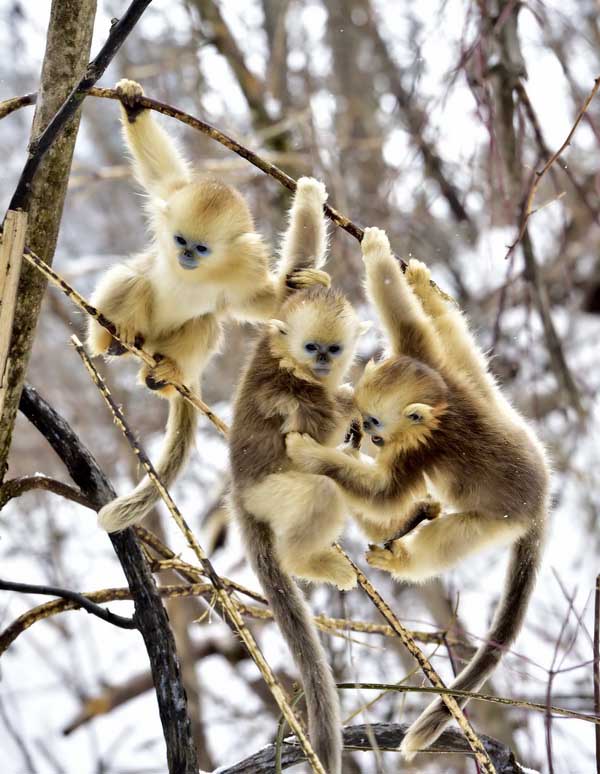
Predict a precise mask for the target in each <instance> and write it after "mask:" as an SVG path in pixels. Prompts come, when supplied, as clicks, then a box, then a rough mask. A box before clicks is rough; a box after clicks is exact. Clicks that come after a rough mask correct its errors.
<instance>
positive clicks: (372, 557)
mask: <svg viewBox="0 0 600 774" xmlns="http://www.w3.org/2000/svg"><path fill="white" fill-rule="evenodd" d="M369 549H370V550H369V551H367V554H366V559H367V564H369V565H370V566H371V567H376V568H377V569H378V570H385V572H400V571H401V570H402V569H403V568H404V567H405V566H406V565H407V564H408V562H409V560H410V554H409V553H408V551H407V550H406V548H405V547H404V545H403V543H402V540H395V541H393V542H392V543H390V547H389V548H380V547H379V546H370V547H369Z"/></svg>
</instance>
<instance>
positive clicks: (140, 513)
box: [98, 395, 198, 532]
mask: <svg viewBox="0 0 600 774" xmlns="http://www.w3.org/2000/svg"><path fill="white" fill-rule="evenodd" d="M197 424H198V417H197V412H196V409H195V408H194V407H193V406H192V405H191V404H190V403H188V402H187V401H186V400H185V399H184V398H182V397H181V396H180V395H176V396H175V397H173V398H171V399H170V401H169V418H168V420H167V428H166V433H165V440H164V444H163V448H162V450H161V454H160V458H159V460H158V462H157V463H156V465H155V468H156V472H157V474H158V477H159V478H160V480H161V481H162V482H163V484H164V485H165V486H166V487H167V488H168V487H170V486H171V484H173V482H174V481H175V479H176V478H177V476H178V475H179V472H180V470H181V469H182V468H183V466H184V465H185V462H186V460H187V458H188V456H189V453H190V450H191V448H192V445H193V443H194V438H195V435H196V426H197ZM159 498H160V495H159V493H158V489H157V488H156V487H155V486H154V484H153V483H152V481H151V480H150V479H149V478H148V476H145V477H144V478H143V479H142V480H141V481H140V483H139V484H138V485H137V486H136V488H135V489H134V490H133V492H131V493H130V494H128V495H124V496H123V497H117V499H116V500H113V501H112V502H110V503H108V504H107V505H105V506H104V508H102V509H101V510H100V512H99V513H98V524H99V525H100V526H101V527H102V528H103V529H105V530H106V531H107V532H119V531H120V530H122V529H125V528H126V527H129V526H131V525H132V524H136V523H137V522H138V521H141V520H142V519H143V518H144V516H145V515H146V514H147V513H148V511H149V510H150V509H151V508H152V507H153V506H154V505H155V504H156V502H157V501H158V500H159Z"/></svg>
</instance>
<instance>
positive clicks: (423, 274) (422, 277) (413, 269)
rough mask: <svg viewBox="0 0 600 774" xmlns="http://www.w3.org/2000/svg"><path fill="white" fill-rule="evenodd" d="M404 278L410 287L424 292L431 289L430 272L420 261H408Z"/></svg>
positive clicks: (412, 259)
mask: <svg viewBox="0 0 600 774" xmlns="http://www.w3.org/2000/svg"><path fill="white" fill-rule="evenodd" d="M404 276H405V277H406V279H407V281H408V283H409V284H410V285H412V286H415V287H420V288H425V289H426V290H429V289H430V288H431V272H430V271H429V269H428V268H427V266H426V265H425V264H424V263H423V262H422V261H418V260H417V259H416V258H411V259H410V261H409V262H408V267H407V269H406V274H405V275H404Z"/></svg>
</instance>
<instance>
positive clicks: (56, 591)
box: [0, 578, 138, 652]
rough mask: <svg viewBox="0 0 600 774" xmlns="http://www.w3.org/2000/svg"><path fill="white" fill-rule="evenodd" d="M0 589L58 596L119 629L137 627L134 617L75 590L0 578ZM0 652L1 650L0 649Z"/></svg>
mask: <svg viewBox="0 0 600 774" xmlns="http://www.w3.org/2000/svg"><path fill="white" fill-rule="evenodd" d="M0 590H2V591H20V592H23V593H24V594H44V596H47V597H60V598H61V599H68V600H69V601H70V602H76V603H77V605H78V606H79V607H81V608H83V609H84V610H85V611H86V612H87V613H90V614H91V615H95V616H96V617H97V618H101V619H102V620H103V621H106V622H107V623H110V624H112V625H113V626H118V627H119V628H120V629H137V628H138V627H137V623H136V621H135V617H134V618H126V617H125V616H122V615H117V614H116V613H111V612H110V610H105V609H104V608H103V607H100V605H96V604H95V603H94V602H92V601H90V600H89V599H87V597H84V596H83V594H78V593H77V592H76V591H71V590H70V589H61V588H59V587H58V586H40V585H37V584H34V583H13V582H12V581H7V580H2V579H1V578H0ZM0 652H1V651H0Z"/></svg>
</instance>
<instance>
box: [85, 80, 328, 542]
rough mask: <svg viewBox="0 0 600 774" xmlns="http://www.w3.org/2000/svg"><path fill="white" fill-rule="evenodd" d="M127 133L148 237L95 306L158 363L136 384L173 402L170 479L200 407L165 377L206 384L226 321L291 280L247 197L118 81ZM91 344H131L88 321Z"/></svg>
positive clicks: (165, 458) (128, 517) (137, 497)
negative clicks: (192, 157)
mask: <svg viewBox="0 0 600 774" xmlns="http://www.w3.org/2000/svg"><path fill="white" fill-rule="evenodd" d="M117 91H118V93H119V96H120V98H121V121H122V125H123V133H124V136H125V140H126V142H127V145H128V148H129V151H130V153H131V155H132V159H133V171H134V174H135V177H136V179H137V181H138V182H139V183H140V184H141V185H142V186H143V188H144V189H145V191H146V193H147V202H146V209H147V212H148V215H149V222H150V228H151V232H152V242H151V244H150V245H149V246H148V248H147V249H146V251H145V252H144V253H142V254H141V255H138V256H136V257H134V258H132V259H131V260H129V261H127V262H126V263H122V264H119V265H117V266H114V267H113V268H111V269H110V270H109V271H108V272H107V273H106V274H105V275H104V276H103V277H102V279H101V280H100V282H99V283H98V286H97V288H96V290H95V293H94V295H93V297H92V303H93V304H94V305H95V306H96V307H98V308H99V309H100V311H101V312H103V313H104V314H105V315H106V317H108V318H109V319H110V320H111V321H113V322H114V323H115V324H116V326H117V329H118V334H119V337H120V338H122V339H124V340H125V341H126V342H128V343H137V344H138V345H141V344H143V345H144V347H145V348H146V349H147V350H149V351H150V352H151V353H153V354H154V357H155V359H156V360H157V361H158V362H157V365H156V367H155V368H149V367H148V366H147V365H143V366H142V368H141V370H140V376H139V379H140V382H141V383H142V384H146V385H147V386H148V387H149V388H150V389H152V390H156V391H157V393H158V394H159V395H160V396H161V397H164V398H167V399H168V400H169V419H168V422H167V429H166V436H165V441H164V445H163V449H162V451H161V455H160V459H159V461H158V463H157V466H156V468H157V472H158V474H159V476H160V478H161V479H162V481H163V482H164V484H165V485H166V486H170V485H171V484H172V483H173V481H174V480H175V478H176V477H177V475H178V474H179V471H180V470H181V469H182V467H183V465H184V464H185V461H186V459H187V457H188V455H189V452H190V450H191V447H192V445H193V442H194V438H195V430H196V425H197V416H196V410H195V408H194V407H193V406H192V405H191V404H190V403H188V402H187V401H186V400H185V399H184V398H183V397H182V396H180V395H179V394H178V393H177V392H176V391H175V390H174V388H173V387H170V386H169V385H167V384H166V382H170V381H180V382H183V383H185V384H186V385H188V386H189V387H190V388H191V389H192V390H193V391H195V392H197V393H199V391H200V376H201V372H202V370H203V369H204V367H205V365H206V363H207V361H208V360H209V359H210V358H211V356H212V355H213V354H214V353H215V352H216V351H217V349H218V346H219V341H220V338H221V319H222V318H224V317H234V318H236V319H240V320H252V321H257V320H263V321H266V320H268V319H270V318H271V317H272V316H273V314H274V313H275V312H276V310H277V309H278V307H279V303H280V299H281V298H282V297H283V294H284V290H285V288H284V286H285V278H284V279H282V280H281V281H278V280H276V279H275V277H274V276H272V275H271V273H270V271H269V259H270V255H269V252H268V251H267V248H266V246H265V244H264V243H263V240H262V237H261V236H260V234H258V233H257V232H256V230H255V228H254V223H253V220H252V215H251V214H250V210H249V209H248V206H247V204H246V202H245V200H244V198H243V197H242V195H241V194H240V193H239V192H238V191H236V190H235V189H234V188H232V187H231V186H229V185H225V184H224V183H222V182H220V181H218V180H213V179H207V178H197V177H195V176H194V175H193V174H192V172H191V170H190V167H189V165H188V163H187V161H185V159H184V158H183V157H182V156H181V154H180V153H179V151H178V149H177V147H176V145H175V143H174V142H173V140H172V139H171V138H170V137H169V135H168V134H167V133H166V132H165V131H164V130H163V129H162V128H161V127H160V126H159V125H158V124H157V123H156V122H155V120H154V117H153V115H152V111H150V110H145V109H143V108H141V107H140V106H139V103H138V101H137V98H138V97H140V96H141V95H142V94H143V91H142V87H141V86H140V85H139V84H138V83H135V82H134V81H129V80H122V81H119V83H118V84H117ZM290 282H292V286H293V287H304V286H305V285H309V284H312V283H313V282H323V283H325V284H327V285H328V283H329V278H328V277H327V275H324V274H323V273H319V272H312V273H311V272H310V271H308V272H299V273H298V274H296V275H295V276H294V277H293V278H292V279H291V280H290ZM88 344H89V346H90V349H91V350H92V353H93V354H94V355H99V354H107V355H120V354H124V353H125V352H126V351H127V350H125V348H124V347H123V346H122V345H120V344H119V343H118V342H117V341H116V340H113V339H112V337H111V335H110V334H109V333H108V331H107V330H106V329H105V328H103V327H102V326H100V325H99V324H98V323H97V322H96V321H95V320H94V319H91V318H90V322H89V332H88ZM157 500H158V492H157V490H156V487H155V486H154V485H153V484H152V482H151V481H150V480H149V479H148V478H147V477H146V478H144V479H143V480H142V481H141V482H140V483H139V484H138V486H137V487H136V488H135V489H134V490H133V492H131V493H130V494H128V495H125V496H124V497H119V498H117V499H116V500H114V501H113V502H111V503H109V504H108V505H106V506H105V507H104V508H102V510H101V511H100V513H99V523H100V525H101V526H102V527H103V528H104V529H106V530H107V531H108V532H115V531H117V530H121V529H124V528H125V527H127V526H129V525H131V524H134V523H135V522H137V521H139V520H140V519H142V518H143V517H144V516H145V514H146V513H147V512H148V511H149V510H150V508H151V507H152V506H153V505H154V504H155V503H156V502H157Z"/></svg>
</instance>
